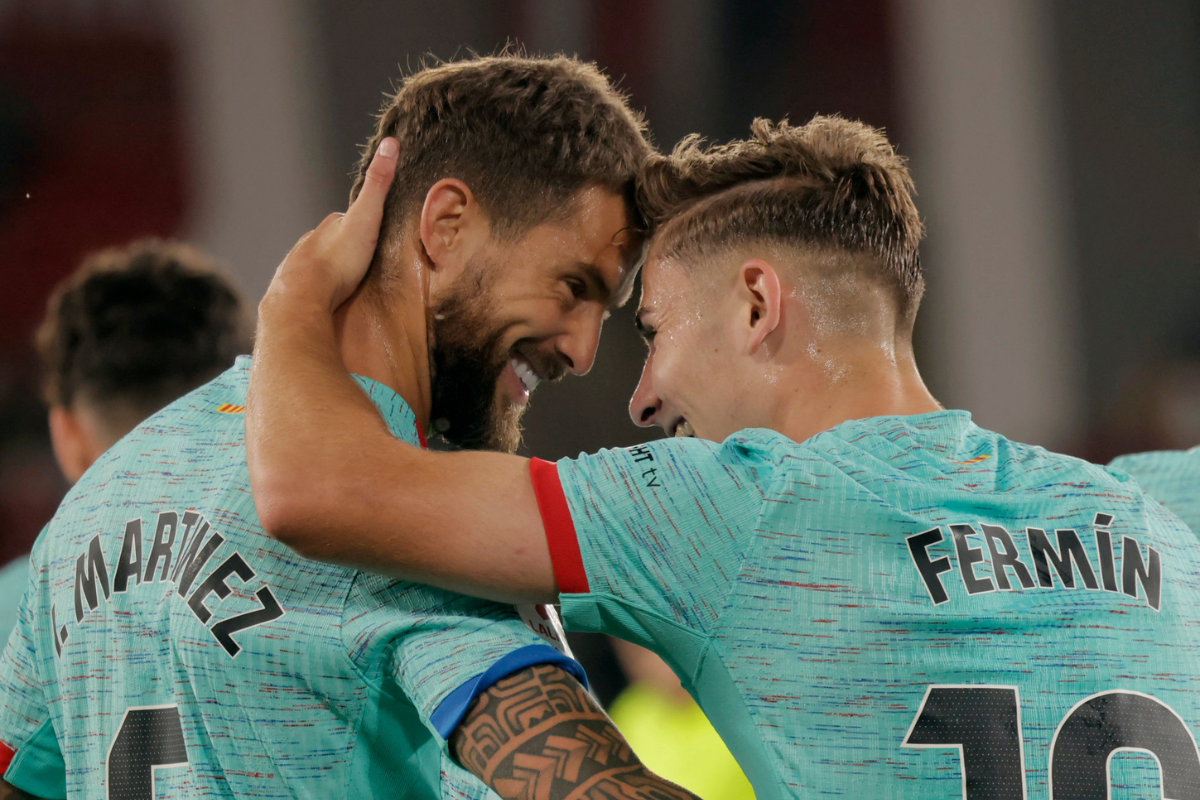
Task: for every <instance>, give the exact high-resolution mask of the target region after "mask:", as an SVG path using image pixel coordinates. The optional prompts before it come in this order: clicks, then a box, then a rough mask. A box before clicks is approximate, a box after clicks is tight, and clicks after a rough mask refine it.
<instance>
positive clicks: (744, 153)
mask: <svg viewBox="0 0 1200 800" xmlns="http://www.w3.org/2000/svg"><path fill="white" fill-rule="evenodd" d="M752 132H753V135H752V137H751V138H749V139H748V140H745V141H739V142H732V143H729V144H727V145H723V146H719V147H714V148H711V149H704V148H703V147H701V146H700V144H699V143H698V142H697V141H696V140H694V139H693V140H688V141H686V142H685V143H684V144H683V145H682V146H681V147H680V148H677V150H676V151H675V153H674V154H673V155H672V156H670V157H658V158H653V159H652V160H651V162H650V163H649V164H648V166H647V167H646V170H645V172H644V174H643V175H642V177H641V180H640V197H641V199H642V201H643V205H644V210H645V211H646V213H647V214H648V216H649V217H650V218H651V219H652V220H653V221H654V222H656V223H657V226H656V230H655V233H654V234H653V238H652V240H651V243H650V249H649V254H648V259H647V261H646V264H645V267H644V270H643V276H642V277H643V295H642V299H641V308H640V309H639V314H638V318H639V322H640V326H641V328H642V330H643V332H644V333H645V335H646V338H647V340H648V341H649V347H650V351H649V355H648V357H647V360H646V365H645V368H644V371H643V374H642V379H641V383H640V384H639V386H638V388H637V391H636V393H635V394H634V397H633V402H632V404H631V408H630V410H631V413H632V416H633V419H634V421H636V422H638V423H639V424H642V425H651V424H656V425H660V426H661V427H662V428H663V429H665V430H666V431H667V432H669V433H671V434H675V436H676V437H683V438H671V439H665V440H662V441H657V442H653V443H651V444H647V445H642V446H639V447H634V448H630V449H624V450H606V451H602V452H600V453H597V454H594V455H581V456H580V457H578V458H574V459H564V460H562V461H560V462H558V463H557V464H550V463H545V462H539V461H536V460H534V461H532V462H530V461H527V460H525V459H521V458H516V457H514V456H510V455H503V454H496V453H491V454H485V453H449V454H446V453H423V452H422V451H421V450H420V449H418V448H414V447H411V446H405V445H404V444H402V443H397V442H394V441H391V440H389V439H388V438H387V436H386V435H385V430H384V428H383V424H382V422H381V420H380V418H379V415H378V414H377V413H376V411H375V410H374V409H373V408H372V407H371V406H370V405H369V404H367V403H364V402H363V401H362V399H361V397H360V396H359V395H358V394H357V393H356V392H355V391H354V386H353V384H352V383H351V381H350V379H349V378H348V377H347V375H346V374H345V371H344V370H342V369H340V367H339V364H338V360H337V351H336V348H335V345H334V343H335V337H334V331H335V327H334V323H333V313H332V312H333V309H334V308H335V307H336V306H337V304H338V302H339V301H340V300H341V298H342V296H344V295H345V294H346V293H347V292H349V291H350V289H351V288H352V287H353V286H354V284H355V282H356V280H357V279H358V276H359V275H361V273H362V271H363V269H364V267H365V264H366V262H367V260H368V259H369V250H368V249H367V248H366V247H364V246H362V245H361V244H360V245H359V246H358V247H357V248H346V249H342V250H335V249H334V248H328V247H319V246H317V245H318V244H319V242H320V240H321V232H318V234H317V235H316V236H314V237H313V240H310V241H309V242H306V243H305V245H302V246H301V247H300V248H298V249H297V250H295V251H293V253H292V254H291V255H290V256H289V258H288V259H287V260H286V261H285V262H284V264H283V265H282V267H281V270H280V274H279V278H278V279H277V281H276V283H275V285H274V286H273V287H272V289H271V290H270V291H269V293H268V296H267V297H266V298H265V299H264V301H263V303H262V306H261V308H260V312H261V317H262V328H261V330H260V337H261V338H260V341H259V348H260V350H259V353H260V355H259V360H258V361H257V362H256V364H255V375H254V379H253V380H252V391H251V394H250V404H251V409H252V411H253V417H251V418H250V419H248V420H247V423H248V436H249V441H248V447H249V449H250V453H251V469H252V479H253V485H254V487H255V498H256V500H257V501H258V502H259V511H260V515H261V517H262V519H263V523H264V526H265V528H266V529H267V530H268V531H269V532H271V533H272V534H273V535H275V536H277V537H280V538H281V539H283V540H284V541H287V542H289V543H291V544H292V545H293V546H294V547H296V548H297V549H299V550H300V551H301V552H303V553H305V554H307V555H309V556H311V557H317V558H323V559H330V560H335V561H340V562H343V563H351V564H357V565H361V566H369V567H370V568H372V569H379V570H385V571H388V572H394V573H397V574H401V575H409V576H413V577H420V578H421V579H423V580H427V581H430V582H432V583H435V584H437V583H442V584H446V585H449V586H453V587H455V588H457V589H459V590H463V591H468V592H473V593H477V594H480V595H482V596H489V597H493V598H497V599H506V600H510V601H513V600H526V601H529V600H541V601H546V600H552V599H555V598H557V599H559V600H560V601H561V602H562V607H563V613H564V618H565V621H566V623H567V625H568V626H569V627H573V628H575V629H579V630H588V631H599V632H604V633H610V634H614V635H617V636H619V637H622V638H625V639H628V640H631V641H633V642H635V643H638V644H641V645H643V646H645V647H648V648H650V649H652V650H654V651H656V652H657V653H659V654H660V655H661V656H662V657H663V658H664V659H665V660H666V661H667V663H668V664H670V666H671V667H672V668H673V669H674V670H675V672H676V674H678V675H679V676H680V678H681V679H682V681H683V683H684V685H685V686H686V687H687V688H688V690H689V691H691V692H692V694H693V695H694V696H695V697H696V698H697V700H698V701H699V703H700V705H701V707H702V708H703V709H704V710H705V712H706V713H707V715H708V716H709V718H710V719H711V720H712V721H713V723H714V725H715V726H716V728H717V730H718V731H719V732H720V733H721V735H722V737H723V738H724V739H725V741H726V742H727V744H728V745H729V747H730V749H731V750H732V751H733V753H734V755H735V756H736V757H737V758H738V761H739V762H740V763H741V765H742V767H743V768H744V769H745V771H746V773H747V774H748V776H749V777H750V779H751V781H752V782H753V784H754V788H755V791H756V793H757V796H758V798H759V800H768V798H779V797H785V796H796V797H799V796H803V797H815V796H832V795H838V796H842V795H854V796H860V797H888V798H913V799H914V800H915V799H916V798H920V800H932V799H935V798H946V799H948V798H957V797H962V796H965V797H967V798H971V800H979V798H1021V797H1026V796H1030V797H1046V796H1047V795H1048V794H1049V795H1051V796H1053V797H1054V798H1055V799H1056V800H1062V798H1089V799H1094V798H1104V797H1106V796H1108V790H1109V788H1110V787H1111V786H1129V785H1132V786H1134V787H1136V789H1135V792H1136V793H1137V794H1138V796H1151V795H1152V796H1159V789H1158V788H1157V787H1158V786H1159V785H1160V783H1161V786H1162V787H1163V789H1162V795H1163V796H1165V797H1170V798H1181V797H1200V757H1198V755H1197V750H1196V743H1195V739H1194V730H1195V726H1196V725H1197V724H1200V695H1198V694H1197V691H1198V690H1197V686H1200V642H1198V641H1197V639H1196V636H1195V631H1196V630H1197V626H1200V583H1198V581H1197V578H1198V577H1200V549H1198V548H1196V546H1195V537H1194V536H1193V535H1192V534H1191V533H1190V532H1189V531H1188V530H1187V529H1186V528H1185V527H1184V525H1183V524H1182V523H1181V522H1180V521H1179V520H1178V519H1176V518H1175V517H1173V516H1171V515H1170V514H1169V513H1167V512H1166V511H1165V510H1164V509H1163V508H1162V507H1160V506H1159V505H1158V504H1157V503H1152V502H1148V501H1147V499H1146V498H1145V497H1144V495H1143V494H1142V491H1141V489H1140V488H1139V487H1138V486H1137V484H1136V483H1134V482H1132V481H1129V480H1127V479H1124V478H1121V477H1117V476H1114V475H1113V474H1110V473H1109V472H1108V471H1106V470H1105V469H1104V468H1103V467H1098V466H1095V465H1092V464H1088V463H1086V462H1083V461H1080V460H1077V459H1073V458H1068V457H1065V456H1060V455H1056V454H1053V453H1049V452H1047V451H1045V450H1043V449H1041V448H1038V447H1031V446H1028V445H1023V444H1019V443H1016V442H1012V441H1009V440H1007V439H1005V438H1004V437H1003V436H1001V435H999V434H996V433H993V432H990V431H987V430H984V429H982V428H980V427H978V426H976V425H975V424H974V423H973V422H972V421H971V418H970V415H969V414H967V413H966V412H964V411H948V410H944V409H942V408H941V407H940V406H939V405H938V403H937V402H936V401H935V400H934V398H933V397H932V396H931V395H930V393H929V392H928V391H927V390H926V388H925V386H924V384H923V382H922V380H921V377H920V375H919V373H918V371H917V367H916V364H915V361H914V357H913V350H912V338H911V337H912V329H913V322H914V318H915V314H916V311H917V305H918V302H919V300H920V298H921V293H922V289H923V281H922V276H921V272H920V268H919V262H918V254H917V246H918V242H919V240H920V238H921V236H922V226H921V223H920V221H919V217H918V215H917V210H916V208H915V206H914V203H913V199H912V185H911V182H910V179H909V175H908V172H907V169H906V167H905V165H904V163H903V161H902V159H900V158H899V157H897V155H896V154H895V153H894V151H893V149H892V147H891V146H890V145H889V143H888V142H887V140H886V139H885V138H884V137H883V135H882V134H881V133H879V132H878V131H875V130H873V129H871V128H868V127H866V126H864V125H861V124H858V123H853V122H848V121H845V120H842V119H839V118H828V117H825V118H816V119H814V120H813V121H811V122H810V123H808V124H807V125H805V126H803V127H792V126H790V125H788V124H787V123H781V124H772V123H770V122H768V121H765V120H760V121H758V122H756V123H755V124H754V126H753V128H752ZM297 376H302V377H300V378H298V377H297ZM313 409H320V413H316V412H315V411H313ZM319 420H325V421H326V422H325V424H326V425H327V427H326V428H325V429H324V431H323V435H321V436H317V435H315V434H313V433H312V431H314V430H315V429H316V426H317V425H318V421H319ZM298 422H303V423H304V424H300V425H298V426H297V423H298ZM292 431H297V432H298V433H299V434H300V435H296V436H293V435H291V432H292ZM306 431H307V432H308V433H307V434H305V433H304V432H306ZM693 433H694V434H695V436H696V437H698V438H687V436H686V435H687V434H693ZM352 456H353V460H352ZM322 463H336V464H338V465H339V468H338V470H337V471H336V474H335V475H329V474H327V471H324V470H321V469H320V468H319V467H317V466H316V465H319V464H322ZM481 705H483V706H484V707H485V706H486V703H485V704H481ZM473 713H476V712H475V711H474V710H473V711H472V712H469V713H468V725H467V726H466V728H465V731H464V734H465V735H468V736H470V735H478V736H480V738H481V739H482V738H486V735H487V734H486V732H485V731H483V730H480V731H478V732H476V731H475V730H474V729H472V728H471V727H470V725H469V720H470V719H471V714H473ZM480 713H483V709H481V712H480ZM1125 751H1136V752H1137V753H1142V755H1131V754H1129V753H1126V752H1125ZM1117 753H1121V755H1120V756H1119V757H1114V755H1115V754H1117ZM1110 759H1111V764H1110ZM1159 765H1161V775H1160V766H1159Z"/></svg>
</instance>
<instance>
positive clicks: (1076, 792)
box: [903, 685, 1200, 800]
mask: <svg viewBox="0 0 1200 800" xmlns="http://www.w3.org/2000/svg"><path fill="white" fill-rule="evenodd" d="M903 746H904V747H924V748H946V747H954V748H957V749H958V752H959V758H960V760H961V762H962V781H963V797H964V798H965V799H966V800H1024V798H1025V797H1026V792H1025V750H1024V740H1023V736H1022V732H1021V706H1020V701H1019V699H1018V697H1017V687H1015V686H970V685H967V686H955V685H934V686H930V687H929V688H928V689H927V690H926V691H925V699H924V700H922V701H921V707H920V708H919V709H918V710H917V716H916V719H914V720H913V723H912V726H911V727H910V728H909V730H908V735H907V736H905V737H904V744H903ZM1121 751H1137V752H1143V753H1149V754H1150V755H1152V756H1154V758H1155V759H1156V760H1157V761H1158V764H1159V769H1160V771H1161V775H1162V796H1163V797H1164V798H1167V799H1168V800H1200V752H1197V750H1196V740H1195V739H1193V738H1192V733H1191V731H1190V730H1189V729H1188V726H1187V725H1186V724H1185V723H1184V721H1183V720H1182V719H1181V718H1180V716H1179V715H1178V714H1176V713H1175V712H1174V711H1173V710H1171V708H1170V707H1168V706H1166V705H1164V704H1163V703H1161V702H1160V701H1158V700H1156V699H1155V698H1153V697H1151V696H1150V695H1147V694H1141V693H1140V692H1129V691H1112V692H1101V693H1099V694H1094V695H1092V696H1091V697H1088V698H1085V699H1083V700H1081V701H1080V702H1079V703H1077V704H1076V705H1075V707H1074V708H1072V709H1071V710H1070V711H1069V712H1068V713H1067V715H1066V716H1065V717H1064V718H1063V720H1062V721H1061V722H1060V723H1059V724H1058V729H1057V730H1055V732H1054V740H1053V741H1052V742H1051V744H1050V765H1049V766H1050V798H1051V800H1097V798H1106V797H1109V796H1110V792H1109V760H1110V759H1111V758H1112V756H1113V754H1115V753H1119V752H1121Z"/></svg>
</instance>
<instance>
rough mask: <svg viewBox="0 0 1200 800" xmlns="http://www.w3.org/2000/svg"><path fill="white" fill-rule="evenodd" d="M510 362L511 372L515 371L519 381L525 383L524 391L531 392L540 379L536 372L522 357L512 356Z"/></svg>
mask: <svg viewBox="0 0 1200 800" xmlns="http://www.w3.org/2000/svg"><path fill="white" fill-rule="evenodd" d="M510 363H511V364H512V368H513V372H515V373H517V377H518V378H520V379H521V383H523V384H525V391H527V392H530V393H532V392H533V390H534V389H536V388H537V385H538V383H539V382H540V381H541V379H540V378H539V377H538V376H537V373H536V372H534V371H533V368H532V367H530V366H529V365H528V364H527V363H525V362H524V361H523V360H522V359H519V358H514V359H512V360H511V361H510Z"/></svg>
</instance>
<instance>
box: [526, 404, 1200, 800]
mask: <svg viewBox="0 0 1200 800" xmlns="http://www.w3.org/2000/svg"><path fill="white" fill-rule="evenodd" d="M531 470H532V474H533V479H534V484H535V487H536V489H537V492H538V501H539V504H540V505H541V508H542V515H543V519H544V521H545V524H546V529H547V535H548V537H549V543H550V548H551V553H552V556H553V560H554V566H555V572H556V575H557V578H558V583H559V586H560V588H561V590H562V604H563V616H564V620H565V622H566V625H567V627H568V629H570V628H572V627H573V628H575V629H579V630H592V631H603V632H606V633H611V634H616V635H618V636H621V637H622V638H626V639H631V640H632V641H635V642H637V643H639V644H642V645H644V646H646V647H649V648H651V649H653V650H655V651H656V652H658V653H659V654H660V655H662V656H663V657H664V658H665V659H666V661H667V662H668V663H669V664H670V665H671V666H672V668H674V670H675V671H676V673H678V674H679V676H680V677H681V678H682V680H683V682H684V685H685V686H686V687H687V688H688V689H689V691H691V692H692V693H693V695H694V696H695V697H696V698H697V700H698V701H699V702H700V705H701V706H702V707H703V708H704V710H705V711H706V712H707V714H708V716H709V718H710V719H711V720H712V721H713V724H714V725H715V726H716V728H717V730H718V731H719V732H720V733H721V735H722V736H723V737H724V738H725V740H726V742H727V743H728V744H729V746H730V749H731V750H732V751H733V753H734V755H735V756H737V757H738V760H739V761H740V762H741V764H742V766H743V768H744V769H745V770H746V772H747V774H748V775H749V777H750V779H751V781H752V782H753V783H754V787H755V790H756V793H757V795H758V798H759V800H771V799H772V798H780V797H788V796H795V797H805V798H811V797H856V798H863V797H870V798H881V799H885V798H893V799H895V800H900V799H901V798H903V799H904V800H951V798H960V797H965V798H968V800H984V799H985V798H1005V800H1021V799H1023V798H1042V799H1043V800H1044V799H1045V798H1051V797H1052V798H1054V800H1103V798H1106V797H1109V796H1110V794H1109V791H1110V789H1111V791H1112V794H1111V796H1112V797H1130V798H1133V797H1159V796H1165V797H1168V798H1200V754H1198V753H1197V748H1196V735H1197V731H1198V728H1200V548H1198V547H1197V546H1196V545H1197V543H1196V537H1195V536H1193V535H1192V533H1191V532H1190V531H1189V530H1188V529H1187V528H1186V527H1185V526H1184V525H1183V523H1182V522H1180V521H1179V520H1178V519H1177V518H1176V517H1174V516H1173V515H1172V514H1170V513H1169V512H1168V511H1167V510H1166V509H1164V508H1163V507H1162V506H1160V505H1159V504H1158V503H1156V502H1154V501H1152V500H1150V499H1148V498H1147V497H1145V496H1144V495H1143V493H1142V490H1141V488H1140V487H1139V486H1138V485H1137V483H1136V482H1134V481H1131V480H1128V479H1127V478H1125V477H1124V476H1123V475H1114V474H1112V473H1110V472H1109V471H1107V470H1106V469H1105V468H1104V467H1099V466H1095V465H1092V464H1088V463H1086V462H1083V461H1079V460H1077V459H1073V458H1068V457H1066V456H1060V455H1056V454H1053V453H1049V452H1047V451H1045V450H1043V449H1041V448H1038V447H1031V446H1027V445H1022V444H1017V443H1014V442H1011V441H1008V440H1007V439H1005V438H1004V437H1002V436H1000V435H998V434H995V433H991V432H989V431H986V430H982V429H980V428H979V427H977V426H975V425H974V424H973V423H972V422H971V419H970V416H969V415H968V414H966V413H965V412H959V411H947V412H938V413H934V414H926V415H919V416H911V417H878V418H872V419H864V420H856V421H851V422H847V423H843V424H842V425H839V426H837V427H835V428H833V429H832V430H829V431H826V432H824V433H821V434H819V435H817V436H814V437H813V438H811V439H809V440H807V441H805V442H802V443H797V442H794V441H791V440H790V439H787V438H786V437H784V436H782V435H780V434H778V433H775V432H772V431H765V430H747V431H742V432H740V433H738V434H735V435H733V436H731V437H729V438H728V439H727V440H726V441H725V442H724V443H715V442H705V441H698V440H688V439H669V440H664V441H658V442H653V443H651V444H648V445H643V446H640V447H634V448H630V449H626V450H612V451H603V452H601V453H599V454H596V455H591V456H580V457H579V458H578V459H565V460H563V461H560V462H558V464H557V465H555V464H548V463H545V462H537V461H535V462H533V464H532V467H531ZM1160 786H1161V787H1163V788H1162V789H1161V791H1162V792H1163V794H1160Z"/></svg>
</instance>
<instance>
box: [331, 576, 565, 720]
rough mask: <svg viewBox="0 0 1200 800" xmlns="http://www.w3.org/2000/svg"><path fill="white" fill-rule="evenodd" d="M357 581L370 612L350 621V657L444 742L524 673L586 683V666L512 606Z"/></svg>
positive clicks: (417, 587) (399, 585) (423, 588)
mask: <svg viewBox="0 0 1200 800" xmlns="http://www.w3.org/2000/svg"><path fill="white" fill-rule="evenodd" d="M359 583H360V586H359V587H357V589H356V591H357V592H358V593H359V598H358V600H357V601H356V603H355V604H356V605H358V606H359V607H360V608H365V609H367V610H366V611H365V613H363V614H361V615H357V616H356V618H355V619H353V620H352V623H353V624H352V625H351V628H352V629H353V630H352V633H351V635H353V636H355V639H354V640H353V641H348V642H347V644H348V646H349V647H350V649H351V655H352V657H353V658H354V659H355V660H356V661H357V662H359V663H360V665H362V666H363V667H364V668H365V670H366V671H371V670H373V669H375V668H376V667H375V666H374V665H380V666H381V669H382V672H383V675H382V676H381V677H384V678H388V679H391V680H393V681H395V683H396V685H397V686H398V687H399V689H400V690H401V691H402V692H403V693H404V694H405V696H407V697H408V698H409V700H410V701H411V702H412V703H413V705H414V706H415V707H416V709H417V711H418V713H419V714H420V716H421V718H422V720H423V721H424V722H425V723H426V724H427V725H428V726H429V727H431V728H432V729H433V730H435V731H436V732H437V733H438V735H439V736H440V737H441V739H442V740H448V739H449V737H450V735H451V734H452V733H453V732H454V729H455V728H457V727H458V724H459V722H461V721H462V718H463V716H465V715H466V713H467V710H468V709H469V708H470V707H471V704H472V703H473V702H474V701H475V699H476V698H478V697H479V696H480V695H481V694H483V693H484V692H486V691H487V690H488V689H490V688H491V687H492V686H493V685H494V684H495V683H496V682H497V681H499V680H502V679H503V678H506V677H508V676H509V675H512V674H514V673H517V672H520V671H521V670H523V669H527V668H529V667H532V666H535V665H538V664H554V665H556V666H559V667H561V668H562V669H564V670H566V671H567V672H568V673H570V674H571V675H573V676H574V677H575V678H576V679H577V680H579V682H580V683H582V684H583V685H585V686H586V685H587V675H586V674H585V672H584V670H583V667H581V666H580V665H579V663H578V662H577V661H575V659H574V658H572V657H570V655H568V654H566V653H564V652H560V650H559V649H557V648H556V647H555V646H553V643H552V641H551V640H550V638H549V637H546V638H543V636H541V635H539V634H537V633H535V632H534V631H533V630H532V629H531V628H530V626H529V625H527V624H526V623H525V622H523V621H522V620H521V617H520V616H519V615H518V614H517V611H516V610H515V609H514V608H513V607H512V606H507V605H502V604H499V603H492V602H489V601H486V600H479V599H476V598H471V597H465V596H463V595H460V594H456V593H454V592H447V591H443V590H440V589H435V588H433V587H429V586H422V585H418V584H413V583H408V582H404V581H388V580H386V579H384V578H380V577H378V576H365V575H364V576H362V577H360V579H359ZM363 623H366V624H363Z"/></svg>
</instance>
